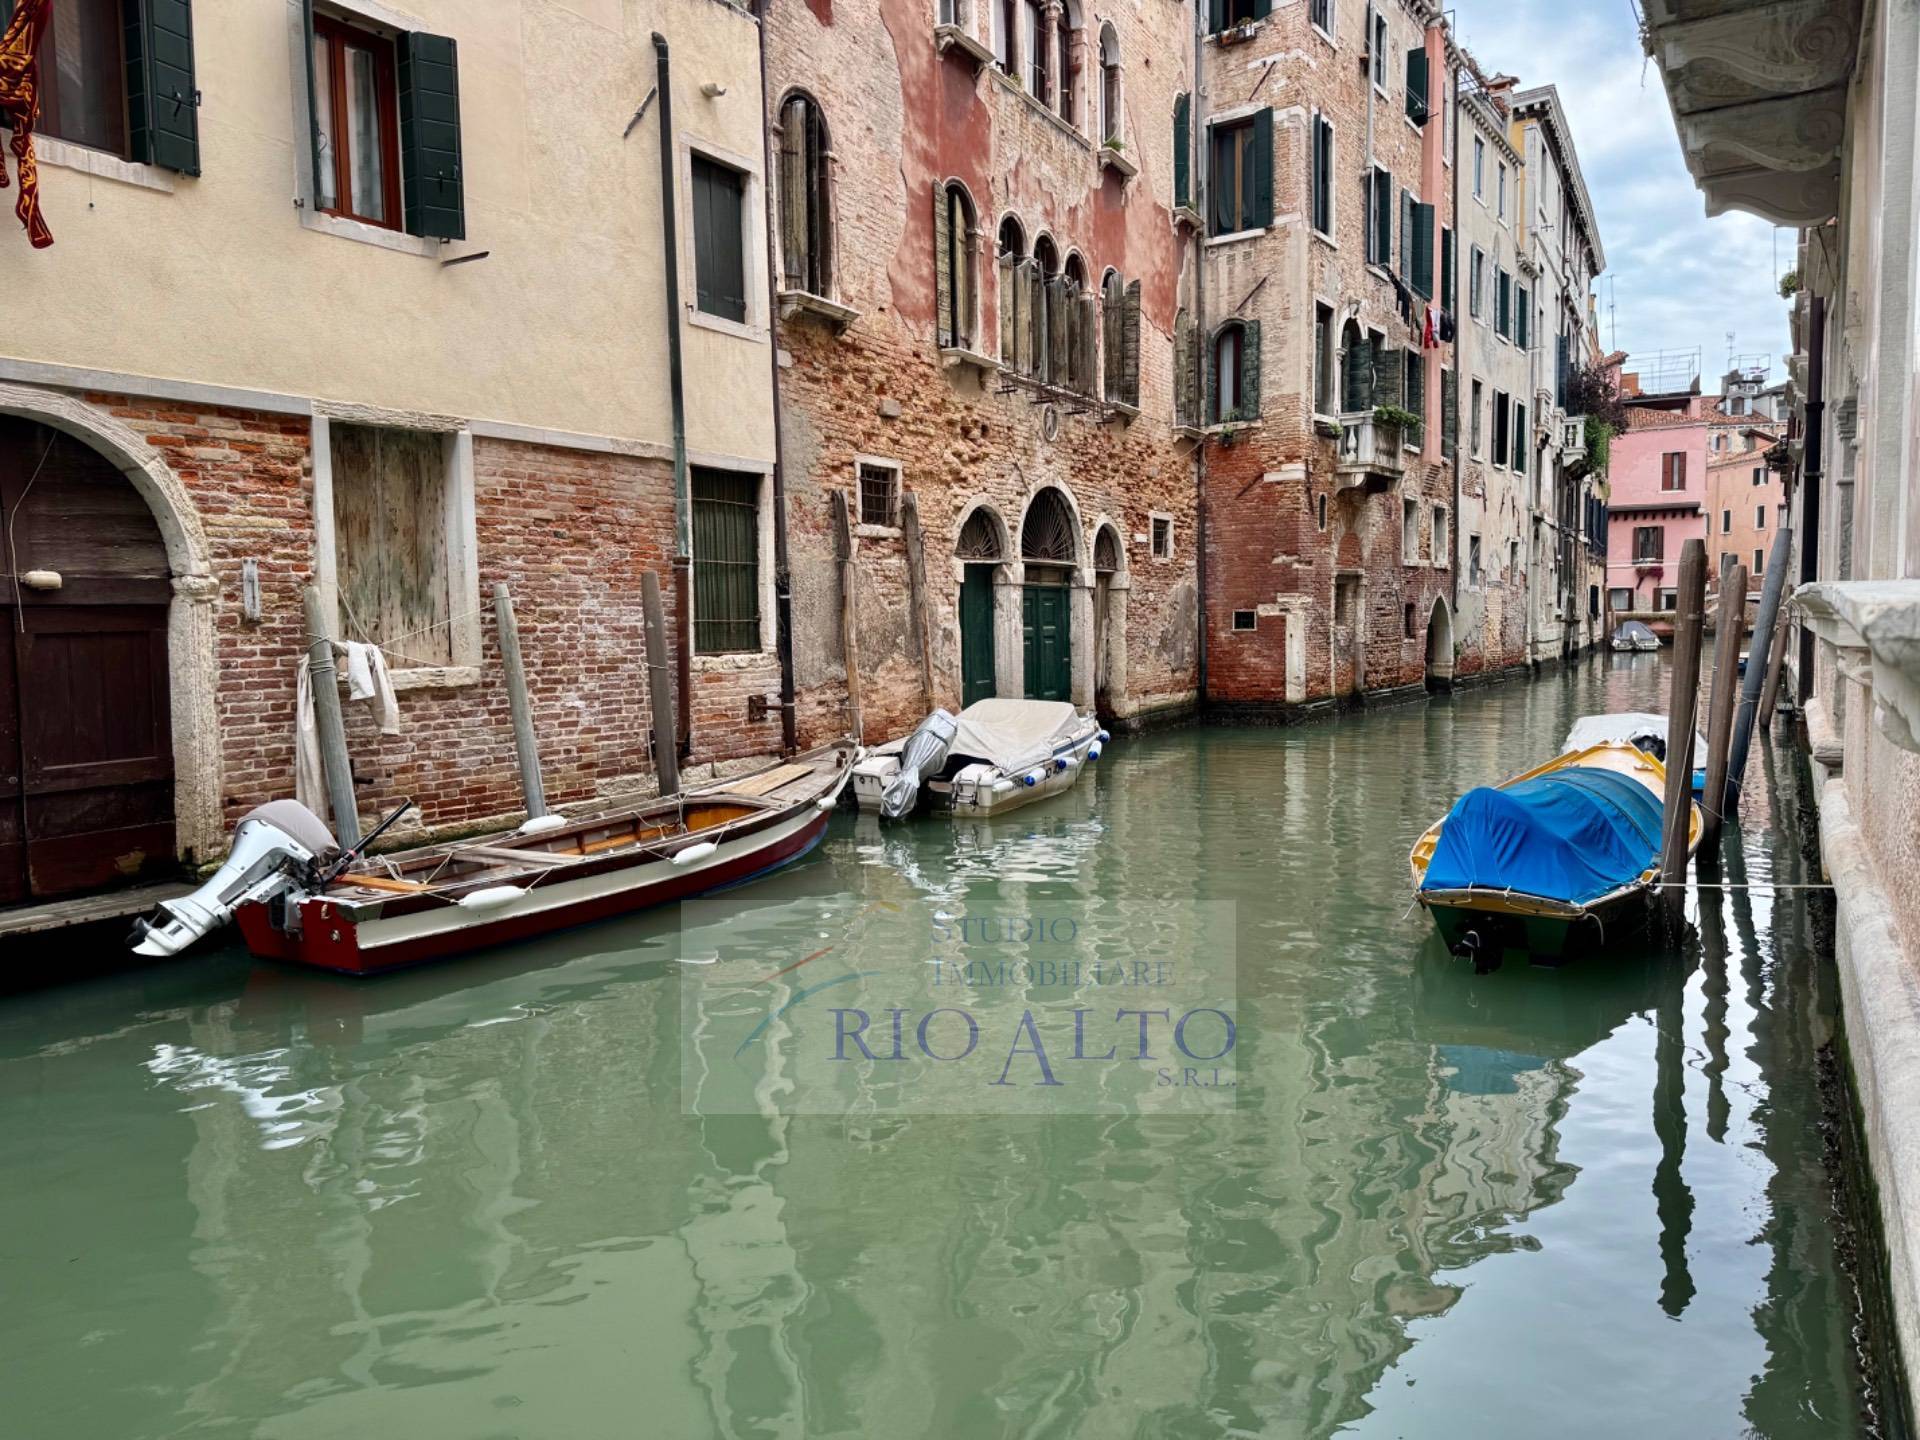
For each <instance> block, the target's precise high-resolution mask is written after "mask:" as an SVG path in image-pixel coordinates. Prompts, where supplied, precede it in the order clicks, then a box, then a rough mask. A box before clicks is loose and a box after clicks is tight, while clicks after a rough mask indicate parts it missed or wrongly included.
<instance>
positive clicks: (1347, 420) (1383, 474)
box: [1334, 410, 1407, 490]
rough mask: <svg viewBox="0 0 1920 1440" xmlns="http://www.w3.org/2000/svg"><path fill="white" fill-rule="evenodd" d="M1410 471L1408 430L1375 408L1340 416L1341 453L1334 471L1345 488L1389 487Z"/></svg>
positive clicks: (1341, 486) (1377, 488)
mask: <svg viewBox="0 0 1920 1440" xmlns="http://www.w3.org/2000/svg"><path fill="white" fill-rule="evenodd" d="M1406 473H1407V450H1406V431H1405V429H1404V428H1403V427H1402V426H1399V425H1392V424H1388V423H1387V422H1385V421H1383V420H1381V419H1379V418H1378V417H1377V416H1376V415H1375V413H1374V412H1373V411H1371V410H1361V411H1356V412H1354V413H1352V414H1346V415H1342V416H1341V417H1340V455H1339V459H1338V461H1337V462H1336V463H1335V465H1334V474H1335V477H1336V480H1337V483H1338V485H1339V486H1340V488H1341V489H1343V490H1344V489H1348V488H1350V487H1353V486H1365V487H1366V488H1368V489H1371V490H1385V489H1387V488H1388V487H1389V486H1391V485H1392V484H1393V483H1394V482H1395V481H1397V480H1399V479H1400V478H1402V477H1403V476H1404V475H1405V474H1406Z"/></svg>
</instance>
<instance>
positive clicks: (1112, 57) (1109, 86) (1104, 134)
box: [1100, 24, 1121, 145]
mask: <svg viewBox="0 0 1920 1440" xmlns="http://www.w3.org/2000/svg"><path fill="white" fill-rule="evenodd" d="M1100 139H1101V141H1102V143H1106V144H1113V145H1118V144H1119V143H1120V139H1121V136H1120V36H1119V35H1118V34H1117V33H1115V31H1114V28H1113V26H1112V25H1111V24H1107V25H1103V26H1101V27H1100Z"/></svg>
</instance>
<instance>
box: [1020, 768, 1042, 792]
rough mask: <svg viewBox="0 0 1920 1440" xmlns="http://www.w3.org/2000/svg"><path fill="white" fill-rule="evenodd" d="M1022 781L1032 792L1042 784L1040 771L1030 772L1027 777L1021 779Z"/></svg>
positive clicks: (1023, 776)
mask: <svg viewBox="0 0 1920 1440" xmlns="http://www.w3.org/2000/svg"><path fill="white" fill-rule="evenodd" d="M1020 780H1021V783H1022V784H1024V785H1025V786H1026V787H1027V788H1028V789H1029V790H1031V789H1032V788H1033V787H1034V786H1036V785H1038V784H1039V783H1040V772H1039V771H1038V770H1029V771H1028V772H1027V773H1026V774H1025V775H1022V776H1021V777H1020Z"/></svg>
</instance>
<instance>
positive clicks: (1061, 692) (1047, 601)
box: [1021, 585, 1073, 700]
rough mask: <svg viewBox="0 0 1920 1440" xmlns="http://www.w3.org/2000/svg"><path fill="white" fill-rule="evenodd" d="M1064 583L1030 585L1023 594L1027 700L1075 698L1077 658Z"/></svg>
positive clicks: (1023, 636)
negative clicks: (1072, 642)
mask: <svg viewBox="0 0 1920 1440" xmlns="http://www.w3.org/2000/svg"><path fill="white" fill-rule="evenodd" d="M1067 595H1068V590H1067V587H1066V586H1064V585H1028V586H1027V587H1025V593H1024V594H1023V595H1022V597H1021V610H1022V619H1023V621H1024V625H1023V635H1022V639H1023V641H1024V648H1025V651H1026V656H1025V658H1026V672H1027V673H1026V681H1027V687H1026V688H1027V699H1029V700H1070V699H1072V698H1073V657H1072V644H1071V640H1070V629H1069V620H1068V615H1069V611H1068V603H1067Z"/></svg>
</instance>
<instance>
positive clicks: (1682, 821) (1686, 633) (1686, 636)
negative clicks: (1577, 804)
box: [1660, 540, 1707, 916]
mask: <svg viewBox="0 0 1920 1440" xmlns="http://www.w3.org/2000/svg"><path fill="white" fill-rule="evenodd" d="M1706 598H1707V542H1706V541H1704V540H1689V541H1687V543H1686V544H1685V545H1683V546H1682V547H1681V549H1680V581H1679V588H1678V590H1677V591H1676V592H1675V599H1674V626H1673V694H1672V697H1671V699H1669V701H1668V702H1667V806H1666V825H1665V829H1664V831H1663V833H1662V836H1661V845H1660V886H1661V889H1660V897H1661V899H1662V901H1663V902H1665V904H1666V906H1667V909H1668V912H1669V915H1670V916H1678V915H1679V913H1680V907H1681V904H1682V902H1683V900H1684V899H1685V897H1686V884H1687V831H1688V829H1689V825H1690V822H1691V820H1692V812H1693V760H1694V755H1693V734H1694V730H1695V728H1696V725H1695V717H1696V715H1697V714H1698V711H1699V698H1700V629H1701V626H1702V625H1703V624H1704V623H1705V620H1706V616H1705V613H1704V612H1705V608H1706Z"/></svg>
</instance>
